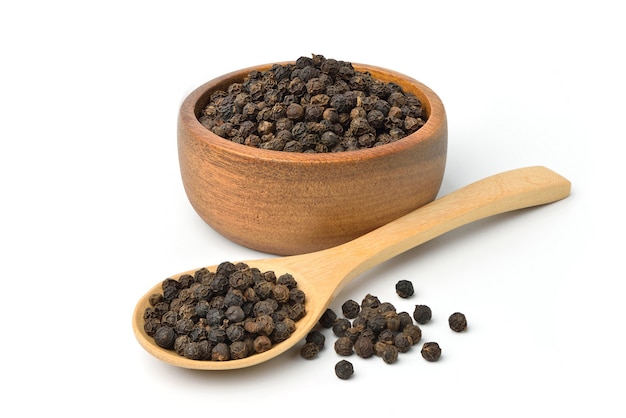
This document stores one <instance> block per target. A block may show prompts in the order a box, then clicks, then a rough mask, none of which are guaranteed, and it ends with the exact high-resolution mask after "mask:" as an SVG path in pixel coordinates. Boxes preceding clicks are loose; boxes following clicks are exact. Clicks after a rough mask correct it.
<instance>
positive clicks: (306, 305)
mask: <svg viewBox="0 0 626 418" xmlns="http://www.w3.org/2000/svg"><path fill="white" fill-rule="evenodd" d="M570 189H571V184H570V182H569V181H568V180H567V179H565V178H563V177H562V176H560V175H559V174H557V173H555V172H553V171H551V170H549V169H547V168H545V167H540V166H536V167H526V168H520V169H517V170H512V171H507V172H504V173H500V174H496V175H494V176H491V177H487V178H485V179H483V180H480V181H477V182H475V183H473V184H470V185H468V186H465V187H463V188H461V189H459V190H457V191H454V192H452V193H450V194H448V195H447V196H444V197H442V198H439V199H437V200H435V201H433V202H431V203H429V204H427V205H425V206H423V207H421V208H419V209H416V210H415V211H413V212H411V213H409V214H407V215H405V216H403V217H401V218H399V219H396V220H394V221H392V222H390V223H388V224H387V225H384V226H382V227H380V228H378V229H376V230H374V231H372V232H369V233H367V234H365V235H363V236H361V237H359V238H357V239H354V240H352V241H350V242H348V243H345V244H342V245H339V246H337V247H334V248H329V249H325V250H321V251H317V252H314V253H309V254H301V255H295V256H289V257H282V258H268V259H262V260H252V261H245V262H239V263H233V262H223V263H221V264H219V265H216V266H211V267H203V268H200V269H196V270H190V271H187V272H183V273H180V274H177V275H174V276H171V277H169V278H167V279H166V280H165V281H163V282H161V283H159V284H157V285H156V286H154V287H153V288H152V289H150V290H149V291H148V292H147V293H146V294H145V295H144V296H143V297H142V298H141V299H140V300H139V301H138V303H137V305H136V307H135V310H134V313H133V322H132V326H133V331H134V333H135V336H136V338H137V340H138V341H139V343H140V344H141V346H143V347H144V349H146V351H148V352H149V353H150V354H152V355H153V356H155V357H156V358H158V359H159V360H162V361H164V362H166V363H169V364H172V365H174V366H178V367H183V368H188V369H200V370H228V369H239V368H244V367H250V366H254V365H256V364H259V363H262V362H265V361H268V360H271V359H272V358H274V357H276V356H278V355H280V354H282V353H284V352H285V351H287V350H288V349H290V348H291V347H293V346H295V345H296V344H298V343H299V342H300V341H302V340H304V339H305V337H306V335H307V334H308V333H309V331H311V330H312V329H313V328H314V327H315V325H316V324H317V322H318V321H319V319H320V317H321V316H322V314H323V313H324V312H325V310H326V309H327V307H328V306H329V304H330V303H331V302H332V300H333V299H334V298H335V296H336V295H337V294H338V293H339V292H340V291H341V290H342V289H343V288H344V287H345V286H346V285H347V284H348V283H350V282H351V281H352V280H353V279H355V278H356V277H358V276H359V275H360V274H361V273H363V272H365V271H366V270H368V269H370V268H372V267H374V266H376V265H378V264H380V263H382V262H384V261H386V260H388V259H390V258H392V257H394V256H396V255H399V254H401V253H403V252H405V251H407V250H409V249H411V248H414V247H416V246H418V245H420V244H422V243H424V242H426V241H429V240H431V239H433V238H436V237H438V236H440V235H442V234H444V233H446V232H449V231H451V230H453V229H455V228H458V227H460V226H463V225H466V224H468V223H471V222H473V221H476V220H479V219H483V218H486V217H489V216H493V215H497V214H501V213H504V212H510V211H514V210H517V209H522V208H528V207H532V206H537V205H543V204H547V203H552V202H555V201H558V200H560V199H563V198H565V197H567V196H568V195H569V193H570ZM264 283H265V284H264ZM262 302H264V303H262Z"/></svg>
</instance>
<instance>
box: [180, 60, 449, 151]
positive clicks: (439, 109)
mask: <svg viewBox="0 0 626 418" xmlns="http://www.w3.org/2000/svg"><path fill="white" fill-rule="evenodd" d="M293 63H295V61H282V62H272V63H266V64H261V65H254V66H250V67H246V68H242V69H239V70H234V71H231V72H229V73H226V74H223V75H221V76H218V77H216V78H213V79H211V80H209V81H207V82H205V83H203V84H202V85H200V86H198V87H197V88H195V89H194V90H192V92H191V93H189V94H188V95H187V97H185V99H184V100H183V102H182V103H181V106H180V109H179V121H178V125H179V127H178V129H179V132H180V130H181V129H183V128H184V129H185V130H187V131H188V134H189V135H191V136H192V137H193V138H195V139H196V140H200V141H202V142H203V143H205V145H207V146H211V147H215V148H217V149H221V150H223V151H224V152H228V153H231V154H236V155H238V156H240V157H245V158H253V159H256V160H262V161H284V162H293V163H332V162H349V161H360V160H364V159H370V158H384V157H386V156H389V155H392V154H397V153H399V152H400V153H401V152H402V151H404V150H407V149H410V148H413V147H415V146H416V145H418V144H420V143H422V142H424V141H426V140H428V139H429V138H430V137H432V135H433V134H436V133H437V132H438V131H439V130H440V129H441V128H442V125H444V126H443V128H444V129H447V126H445V125H446V124H447V120H446V112H445V108H444V105H443V103H442V101H441V99H440V98H439V96H438V95H437V94H436V93H435V92H434V91H433V90H432V89H431V88H429V87H428V86H426V85H424V84H423V83H421V82H420V81H418V80H416V79H414V78H412V77H409V76H407V75H405V74H403V73H400V72H397V71H394V70H390V69H387V68H383V67H379V66H375V65H369V64H362V63H351V64H352V66H353V67H354V69H355V70H357V71H367V72H370V73H372V75H373V76H374V77H375V78H379V79H380V75H379V74H385V75H386V77H384V78H389V80H386V81H393V82H396V83H397V81H394V80H401V81H402V83H403V84H406V85H410V86H411V87H412V90H415V91H413V93H414V94H416V95H417V96H418V97H419V98H420V101H421V102H422V105H423V106H424V108H425V109H426V111H427V112H428V119H427V120H426V123H425V124H424V125H423V126H422V127H421V128H420V129H418V130H417V131H416V132H413V133H412V134H410V135H407V136H405V137H404V138H401V139H399V140H397V141H394V142H390V143H388V144H384V145H380V146H377V147H372V148H362V149H357V150H350V151H341V152H327V153H302V152H288V151H277V150H267V149H263V148H256V147H251V146H248V145H243V144H238V143H235V142H232V141H230V140H228V139H225V138H222V137H220V136H218V135H216V134H214V133H213V132H211V131H210V130H208V129H207V128H206V127H205V126H204V125H202V124H201V123H200V121H199V119H198V112H199V107H200V105H199V102H200V101H201V100H204V98H206V97H207V96H208V95H209V94H210V93H211V92H212V91H214V90H216V89H217V87H218V86H220V85H229V84H231V83H232V82H234V81H235V80H238V79H242V77H245V76H246V75H247V74H248V73H249V72H250V71H253V70H257V71H264V70H267V69H270V68H271V67H272V66H273V65H276V64H278V65H285V64H293ZM398 84H399V83H398ZM402 87H403V89H405V87H404V86H402Z"/></svg>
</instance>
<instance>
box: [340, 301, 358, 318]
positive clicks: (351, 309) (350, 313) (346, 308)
mask: <svg viewBox="0 0 626 418" xmlns="http://www.w3.org/2000/svg"><path fill="white" fill-rule="evenodd" d="M341 311H342V312H343V316H345V317H346V318H348V319H354V318H356V317H357V316H358V315H359V312H360V311H361V306H360V305H359V304H358V302H356V301H354V300H352V299H350V300H347V301H345V302H344V303H343V305H341Z"/></svg>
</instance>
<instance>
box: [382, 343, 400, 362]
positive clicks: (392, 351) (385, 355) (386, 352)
mask: <svg viewBox="0 0 626 418" xmlns="http://www.w3.org/2000/svg"><path fill="white" fill-rule="evenodd" d="M380 357H381V358H382V359H383V361H384V362H385V363H387V364H392V363H395V362H396V361H397V360H398V349H397V348H396V347H395V346H393V345H388V344H386V345H385V347H384V348H383V351H382V353H381V354H380Z"/></svg>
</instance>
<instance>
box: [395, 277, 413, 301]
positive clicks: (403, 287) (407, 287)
mask: <svg viewBox="0 0 626 418" xmlns="http://www.w3.org/2000/svg"><path fill="white" fill-rule="evenodd" d="M396 293H397V294H398V296H400V297H401V298H408V297H410V296H413V294H414V293H415V289H414V288H413V283H411V282H410V281H409V280H400V281H398V283H396Z"/></svg>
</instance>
